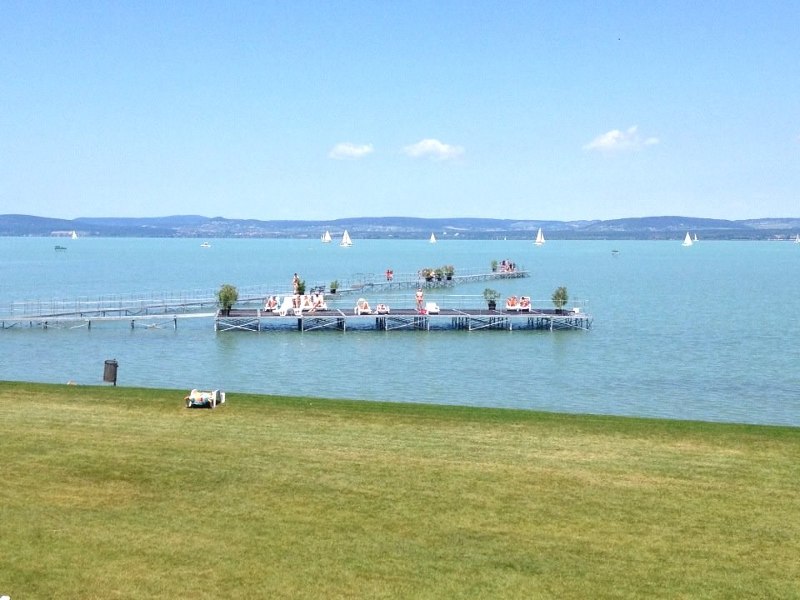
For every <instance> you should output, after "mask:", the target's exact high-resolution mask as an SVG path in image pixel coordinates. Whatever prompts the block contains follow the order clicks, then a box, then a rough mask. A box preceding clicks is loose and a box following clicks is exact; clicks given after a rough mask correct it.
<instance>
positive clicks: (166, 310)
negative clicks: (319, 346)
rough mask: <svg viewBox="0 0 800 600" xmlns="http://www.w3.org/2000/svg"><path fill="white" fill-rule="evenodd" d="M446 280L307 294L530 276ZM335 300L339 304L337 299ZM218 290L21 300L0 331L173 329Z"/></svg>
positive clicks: (281, 289)
mask: <svg viewBox="0 0 800 600" xmlns="http://www.w3.org/2000/svg"><path fill="white" fill-rule="evenodd" d="M456 272H457V273H458V274H457V275H454V276H453V277H452V278H450V279H448V278H446V277H442V278H441V279H436V278H432V279H431V280H426V279H424V278H422V277H421V276H420V274H419V273H405V274H401V273H398V274H395V275H394V276H393V277H392V278H391V279H387V278H386V276H385V275H384V274H380V275H376V274H374V273H356V274H354V275H351V276H350V277H348V278H345V279H341V280H340V284H341V285H340V287H338V288H337V290H336V294H331V295H328V294H329V291H330V290H329V289H328V287H329V284H323V283H321V282H316V283H307V285H306V290H307V292H311V291H323V292H325V293H326V295H327V297H328V298H339V297H347V296H352V295H363V294H370V295H371V296H375V295H384V294H391V293H393V292H401V291H403V290H412V289H416V288H417V287H422V288H423V289H425V290H437V289H441V290H446V289H448V288H452V287H454V286H457V285H459V284H462V283H473V282H481V281H493V280H503V279H518V278H524V277H528V276H529V273H528V272H527V271H525V270H516V271H510V272H502V271H496V272H484V271H478V270H475V271H469V270H461V271H458V270H457V271H456ZM237 289H238V291H239V299H238V300H237V302H236V306H237V307H242V308H254V307H261V306H263V305H264V299H265V298H267V297H268V296H271V295H279V296H285V295H288V294H291V290H290V289H287V286H285V285H284V286H276V285H256V286H248V287H237ZM337 303H338V302H337ZM217 306H218V301H217V290H212V289H206V290H192V291H188V292H186V291H185V292H179V293H150V294H116V295H102V296H98V297H93V298H88V297H86V298H79V299H75V300H63V299H53V300H25V301H17V302H13V303H12V304H11V307H10V310H9V309H3V308H2V307H0V329H9V328H14V327H44V328H47V327H62V328H63V327H69V328H74V327H88V328H91V326H92V323H93V322H108V321H125V322H130V325H131V327H137V326H143V327H163V326H164V325H166V324H171V325H172V326H173V327H177V324H178V321H179V320H182V319H197V318H206V319H212V318H214V317H215V316H216V314H217V312H216V311H217Z"/></svg>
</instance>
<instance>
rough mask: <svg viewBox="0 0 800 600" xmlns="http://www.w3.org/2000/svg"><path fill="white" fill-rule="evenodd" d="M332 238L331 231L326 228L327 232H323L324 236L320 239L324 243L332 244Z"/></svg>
mask: <svg viewBox="0 0 800 600" xmlns="http://www.w3.org/2000/svg"><path fill="white" fill-rule="evenodd" d="M332 239H333V238H332V237H331V232H330V231H328V230H327V229H326V230H325V233H323V234H322V237H321V238H320V241H321V242H322V243H323V244H330V243H331V240H332Z"/></svg>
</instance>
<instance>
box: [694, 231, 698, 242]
mask: <svg viewBox="0 0 800 600" xmlns="http://www.w3.org/2000/svg"><path fill="white" fill-rule="evenodd" d="M693 241H695V242H696V241H697V234H696V233H695V234H694V240H693Z"/></svg>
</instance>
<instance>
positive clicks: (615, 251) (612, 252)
mask: <svg viewBox="0 0 800 600" xmlns="http://www.w3.org/2000/svg"><path fill="white" fill-rule="evenodd" d="M617 254H619V250H616V249H615V250H612V251H611V256H616V255H617Z"/></svg>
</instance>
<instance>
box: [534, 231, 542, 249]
mask: <svg viewBox="0 0 800 600" xmlns="http://www.w3.org/2000/svg"><path fill="white" fill-rule="evenodd" d="M533 243H534V244H536V245H537V246H542V245H544V234H543V233H542V228H541V227H539V231H538V232H537V233H536V241H535V242H533Z"/></svg>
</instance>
